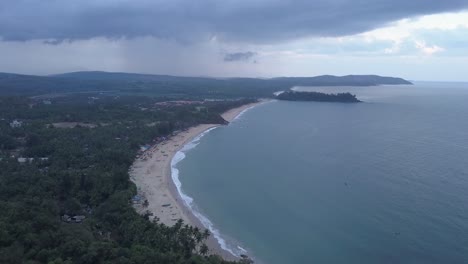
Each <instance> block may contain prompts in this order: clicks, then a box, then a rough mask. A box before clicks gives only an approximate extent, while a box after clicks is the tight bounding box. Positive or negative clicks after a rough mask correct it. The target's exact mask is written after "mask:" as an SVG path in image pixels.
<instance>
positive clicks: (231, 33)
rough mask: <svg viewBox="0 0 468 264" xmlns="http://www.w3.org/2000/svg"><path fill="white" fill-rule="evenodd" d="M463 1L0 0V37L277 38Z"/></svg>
mask: <svg viewBox="0 0 468 264" xmlns="http://www.w3.org/2000/svg"><path fill="white" fill-rule="evenodd" d="M467 7H468V0H444V1H427V0H393V1H387V0H223V1H219V0H197V1H193V0H153V1H151V0H80V1H72V0H62V1H58V0H2V1H1V2H0V38H3V39H4V40H10V41H15V40H16V41H26V40H34V39H45V40H79V39H91V38H95V37H105V38H111V39H112V38H122V37H123V38H135V37H146V36H151V37H156V38H161V39H173V40H177V41H180V42H182V43H183V42H193V41H197V40H206V39H213V38H215V39H217V40H221V41H227V42H246V43H277V42H284V41H288V40H292V39H298V38H303V37H314V36H315V37H316V36H320V37H323V36H345V35H353V34H356V33H360V32H365V31H368V30H371V29H374V28H378V27H381V26H384V25H387V24H388V23H391V22H393V21H396V20H399V19H402V18H409V17H415V16H420V15H427V14H434V13H441V12H449V11H459V10H464V9H466V8H467Z"/></svg>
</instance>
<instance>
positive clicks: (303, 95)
mask: <svg viewBox="0 0 468 264" xmlns="http://www.w3.org/2000/svg"><path fill="white" fill-rule="evenodd" d="M276 98H277V99H278V100H285V101H314V102H340V103H359V102H361V101H360V100H358V99H357V98H356V95H354V94H351V93H336V94H333V93H332V94H327V93H319V92H297V91H286V92H284V93H281V94H279V95H277V96H276Z"/></svg>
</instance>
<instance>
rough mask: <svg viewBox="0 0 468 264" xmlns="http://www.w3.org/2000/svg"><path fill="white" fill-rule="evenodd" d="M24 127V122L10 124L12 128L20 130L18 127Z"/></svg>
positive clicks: (16, 121) (15, 121)
mask: <svg viewBox="0 0 468 264" xmlns="http://www.w3.org/2000/svg"><path fill="white" fill-rule="evenodd" d="M22 125H23V122H22V121H18V120H16V119H15V120H13V121H12V122H11V123H10V127H12V128H18V127H21V126H22Z"/></svg>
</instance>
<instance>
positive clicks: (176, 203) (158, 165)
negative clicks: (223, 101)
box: [129, 101, 265, 259]
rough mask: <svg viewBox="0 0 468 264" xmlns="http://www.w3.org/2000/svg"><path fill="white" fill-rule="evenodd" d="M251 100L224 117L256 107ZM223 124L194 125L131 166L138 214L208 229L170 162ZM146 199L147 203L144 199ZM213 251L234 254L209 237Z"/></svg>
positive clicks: (153, 149) (235, 115) (147, 152)
mask: <svg viewBox="0 0 468 264" xmlns="http://www.w3.org/2000/svg"><path fill="white" fill-rule="evenodd" d="M264 102H265V101H260V102H258V103H252V104H247V105H243V106H241V107H238V108H234V109H231V110H229V111H227V112H225V113H223V114H222V115H221V116H222V117H223V118H224V119H225V120H226V121H228V122H231V121H233V120H234V119H235V118H236V117H237V116H238V115H239V114H240V113H242V112H243V111H244V110H246V109H248V108H251V107H254V106H256V105H258V104H261V103H264ZM217 126H220V125H219V124H202V125H198V126H195V127H191V128H189V129H188V130H186V131H182V132H179V133H178V134H176V135H174V136H172V137H170V138H168V139H167V140H165V141H164V142H160V143H158V144H156V145H154V146H152V147H150V148H149V149H148V150H146V151H145V152H144V153H142V154H141V155H140V156H139V157H138V158H137V159H136V160H135V162H134V163H133V165H132V167H131V168H130V171H129V174H130V179H131V180H132V181H133V182H134V183H135V184H136V186H137V189H138V195H139V196H140V197H141V199H140V201H138V202H136V203H134V207H135V209H136V210H137V212H139V213H144V212H146V211H147V210H148V211H150V212H151V213H153V216H152V217H153V218H154V217H158V218H159V220H160V222H161V223H164V224H166V225H169V226H172V225H173V224H174V223H175V222H176V221H177V220H178V219H182V220H184V222H185V223H188V224H190V225H195V226H198V227H199V228H202V229H205V227H204V226H203V225H202V224H201V222H200V221H199V220H198V219H197V218H196V217H195V216H194V215H193V214H192V213H191V211H190V210H189V208H187V206H186V205H185V204H184V202H183V200H182V199H181V197H180V195H179V193H178V191H177V188H176V186H175V184H174V182H173V180H172V177H171V161H172V158H173V157H174V155H175V154H176V153H177V152H178V151H179V150H181V149H182V147H183V146H184V145H185V144H187V143H189V142H191V141H192V140H193V139H194V138H195V137H197V136H198V135H200V134H201V133H203V132H204V131H206V130H208V129H210V128H213V127H217ZM145 200H147V201H148V204H147V206H144V205H143V202H144V201H145ZM208 246H209V247H210V250H211V253H214V254H218V255H221V256H223V257H224V258H227V259H233V256H232V255H231V254H230V253H229V252H227V251H224V250H222V249H221V247H220V245H219V244H218V243H217V241H216V240H215V239H214V238H213V237H210V240H209V241H208Z"/></svg>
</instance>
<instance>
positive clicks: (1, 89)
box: [0, 72, 411, 99]
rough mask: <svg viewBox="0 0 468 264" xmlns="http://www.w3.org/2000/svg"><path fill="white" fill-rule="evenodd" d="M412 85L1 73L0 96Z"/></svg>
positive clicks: (210, 94)
mask: <svg viewBox="0 0 468 264" xmlns="http://www.w3.org/2000/svg"><path fill="white" fill-rule="evenodd" d="M383 84H389V85H399V84H400V85H401V84H411V83H410V82H408V81H406V80H403V79H401V78H394V77H382V76H377V75H347V76H331V75H323V76H316V77H281V78H272V79H259V78H206V77H177V76H167V75H148V74H132V73H109V72H75V73H66V74H60V75H54V76H32V75H19V74H8V73H0V95H10V96H12V95H30V96H32V95H37V96H40V95H44V94H47V96H62V95H64V94H70V93H80V92H95V91H99V92H105V93H109V94H112V95H128V94H131V95H141V96H155V95H156V96H165V97H167V98H172V99H180V98H181V97H186V96H190V98H192V99H195V98H198V99H206V98H212V99H223V98H239V97H273V93H274V92H277V91H283V90H287V89H289V88H291V87H293V86H376V85H383Z"/></svg>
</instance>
